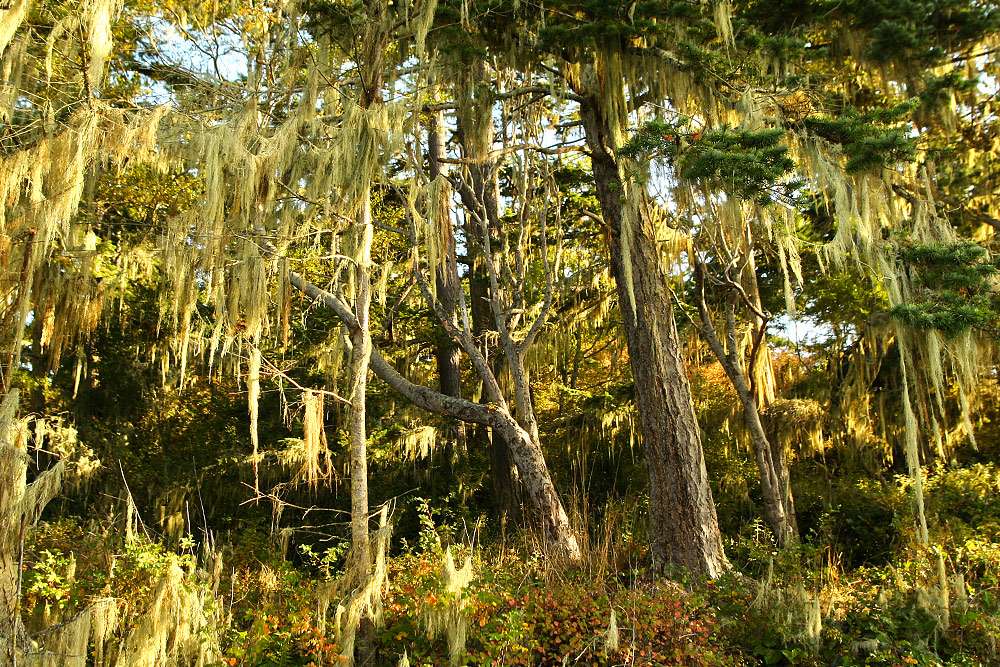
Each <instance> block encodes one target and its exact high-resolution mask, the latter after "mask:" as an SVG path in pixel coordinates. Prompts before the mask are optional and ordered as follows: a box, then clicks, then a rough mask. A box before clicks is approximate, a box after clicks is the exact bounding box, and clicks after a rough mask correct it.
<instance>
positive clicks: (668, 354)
mask: <svg viewBox="0 0 1000 667" xmlns="http://www.w3.org/2000/svg"><path fill="white" fill-rule="evenodd" d="M580 116H581V119H582V121H583V126H584V131H585V133H586V138H587V145H588V146H589V147H590V150H591V161H592V165H593V171H594V181H595V184H596V186H597V197H598V200H599V201H600V204H601V210H602V213H603V217H604V222H605V224H606V225H607V231H608V233H609V236H610V239H609V245H610V251H611V271H612V274H613V275H614V278H615V283H616V285H617V289H618V300H619V304H620V305H619V307H620V309H621V312H622V319H623V320H624V323H625V335H626V342H627V344H628V351H629V360H630V363H631V366H632V375H633V378H634V380H635V393H636V403H637V406H638V409H639V417H640V424H641V428H642V436H643V443H644V446H645V451H646V465H647V468H648V470H649V514H650V539H651V550H652V554H653V560H654V568H655V569H659V568H662V567H663V566H665V565H668V564H669V565H678V566H682V567H686V568H688V569H689V570H691V571H692V572H695V573H697V574H705V575H708V576H710V577H715V576H717V575H719V574H721V573H722V572H724V571H725V570H727V569H728V568H729V562H728V561H727V560H726V556H725V552H724V550H723V547H722V537H721V535H720V533H719V523H718V518H717V515H716V512H715V504H714V502H713V499H712V490H711V487H710V486H709V483H708V472H707V470H706V468H705V457H704V454H703V452H702V448H701V438H700V434H699V431H698V423H697V420H696V418H695V412H694V403H693V401H692V398H691V386H690V383H689V381H688V377H687V370H686V368H685V365H684V360H683V357H682V350H681V345H680V341H679V337H678V334H677V326H676V324H675V322H674V313H673V306H672V299H671V294H670V289H669V283H668V276H667V275H666V271H665V270H664V267H663V266H662V263H661V261H660V253H659V249H658V243H657V239H656V236H655V233H654V231H653V229H652V226H651V225H650V224H649V222H648V221H646V220H638V221H637V222H636V224H635V225H633V227H634V228H633V229H630V230H629V238H628V239H627V240H626V239H624V238H623V213H624V212H623V204H622V197H623V195H624V193H625V189H624V187H623V186H624V184H623V182H622V178H621V172H620V170H619V166H618V163H617V160H616V156H615V154H614V143H613V141H612V138H611V133H610V130H609V128H608V126H607V121H606V119H605V118H604V117H602V115H601V114H600V111H599V107H598V105H597V104H596V103H594V102H585V103H583V104H581V108H580ZM626 242H628V253H627V256H626V253H625V247H624V244H625V243H626ZM626 261H628V262H630V263H631V266H630V267H626ZM627 269H629V270H627ZM629 274H630V275H631V281H629V279H628V278H629ZM630 282H631V287H632V289H631V290H630V289H629V283H630Z"/></svg>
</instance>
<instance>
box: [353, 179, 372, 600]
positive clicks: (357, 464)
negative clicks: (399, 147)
mask: <svg viewBox="0 0 1000 667" xmlns="http://www.w3.org/2000/svg"><path fill="white" fill-rule="evenodd" d="M362 197H363V199H362V201H361V210H360V212H359V214H358V216H357V224H358V226H359V228H360V229H359V233H360V239H359V241H358V243H359V249H358V252H357V255H356V257H355V259H356V264H355V267H356V268H355V272H354V280H355V290H356V296H355V304H354V312H355V316H356V317H357V322H358V326H357V327H356V328H355V329H352V330H351V333H350V338H351V348H352V352H351V375H350V382H351V394H350V399H351V405H350V408H349V409H348V412H347V430H348V435H349V440H350V445H351V545H352V547H353V551H354V554H353V555H354V560H355V568H356V571H357V574H358V577H359V579H358V580H359V581H364V580H365V579H366V578H367V577H368V572H369V568H370V566H371V563H370V560H371V555H370V553H369V540H368V435H367V425H366V423H365V400H366V397H367V388H368V362H369V357H370V356H371V349H372V338H371V329H370V328H369V318H368V315H369V306H370V303H371V243H372V222H371V198H370V196H368V193H367V192H366V193H364V194H363V195H362Z"/></svg>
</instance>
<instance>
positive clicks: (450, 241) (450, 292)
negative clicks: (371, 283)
mask: <svg viewBox="0 0 1000 667" xmlns="http://www.w3.org/2000/svg"><path fill="white" fill-rule="evenodd" d="M427 155H428V157H429V158H430V160H429V162H430V178H431V180H434V179H436V178H438V177H439V176H441V175H442V172H443V170H442V167H441V159H442V158H443V157H444V113H443V112H441V111H438V112H436V113H435V114H434V115H432V116H431V122H430V127H429V128H428V141H427ZM448 192H449V194H450V190H449V191H448ZM438 206H439V208H438V210H437V211H435V212H434V214H435V215H437V216H438V220H437V223H438V225H439V226H440V229H441V237H442V239H443V241H444V244H443V245H442V248H441V252H442V254H443V255H444V258H443V260H442V261H439V262H438V265H437V266H436V267H435V271H434V283H435V287H436V289H437V296H438V300H439V301H441V306H442V307H443V308H444V310H445V312H446V313H448V315H449V317H451V319H452V323H453V324H455V325H457V324H458V320H457V315H456V311H457V308H458V290H459V289H461V287H462V286H461V284H460V283H459V282H458V271H457V270H456V258H455V230H454V229H453V227H452V221H451V197H450V196H448V197H445V196H442V197H441V198H440V202H439V204H438ZM434 358H435V361H436V362H437V370H438V379H439V382H440V387H441V393H443V394H445V395H447V396H454V397H456V398H461V397H462V368H461V360H462V354H461V351H460V350H459V348H458V345H457V344H456V343H455V342H454V341H453V340H451V338H450V337H449V336H448V334H447V332H445V331H444V329H443V328H441V327H438V333H437V342H436V345H435V350H434ZM451 430H452V433H451V437H450V438H449V440H451V441H452V442H453V443H454V445H455V446H456V447H457V448H459V449H462V448H464V446H465V438H466V433H465V424H464V423H463V422H458V423H457V424H456V425H455V427H454V429H451Z"/></svg>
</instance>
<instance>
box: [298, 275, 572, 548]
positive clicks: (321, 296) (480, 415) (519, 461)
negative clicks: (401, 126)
mask: <svg viewBox="0 0 1000 667" xmlns="http://www.w3.org/2000/svg"><path fill="white" fill-rule="evenodd" d="M289 280H290V282H291V283H292V285H293V286H294V287H295V288H296V289H299V290H301V291H302V292H304V293H305V294H306V295H307V296H309V297H311V298H314V299H317V300H319V301H320V302H321V303H323V305H325V306H327V307H329V308H331V309H332V310H333V311H334V313H336V315H337V317H339V318H340V320H341V322H342V323H343V324H344V326H345V327H347V329H348V330H350V331H353V330H354V329H355V328H356V327H357V326H358V322H357V320H356V319H355V317H354V315H353V314H352V313H351V311H350V308H348V306H347V304H346V303H345V302H344V301H343V300H342V299H341V298H340V297H338V296H337V295H336V294H333V293H332V292H328V291H326V290H324V289H321V288H319V287H317V286H316V285H314V284H312V283H310V282H308V281H306V280H304V279H303V278H302V276H300V275H299V274H297V273H294V272H292V273H291V274H289ZM370 367H371V370H372V372H373V373H375V375H377V376H378V377H379V378H380V379H381V380H382V381H384V382H385V383H386V384H388V385H389V386H390V387H392V388H393V389H395V390H396V391H397V392H399V393H400V394H402V396H403V397H404V398H406V399H407V400H408V401H410V402H411V403H413V404H414V405H416V406H417V407H419V408H422V409H424V410H427V411H428V412H433V413H435V414H439V415H443V416H445V417H452V418H454V419H460V420H462V421H464V422H466V423H471V424H481V425H483V426H488V427H490V428H491V429H493V432H494V434H497V435H499V436H500V437H501V438H503V439H504V440H505V441H506V442H507V443H508V445H509V446H510V452H511V456H512V458H513V459H514V463H515V465H516V466H517V470H518V473H519V474H520V477H521V480H522V482H523V485H524V490H525V493H526V495H527V496H528V500H529V501H530V502H531V505H532V508H533V509H534V511H535V513H536V515H537V517H538V521H539V523H541V526H542V534H543V536H544V539H545V543H546V545H547V546H548V547H549V548H550V549H551V552H552V553H553V555H555V556H557V557H559V558H565V559H568V560H571V561H578V560H580V558H581V554H580V546H579V544H578V543H577V540H576V537H575V536H574V535H573V530H572V528H571V527H570V524H569V518H568V517H567V515H566V511H565V509H564V508H563V506H562V502H561V501H560V500H559V496H558V495H557V494H556V491H555V485H554V484H553V483H552V476H551V475H550V474H549V470H548V466H547V465H546V463H545V457H544V455H543V454H542V450H541V448H540V447H539V446H538V443H537V442H536V441H535V440H534V439H532V437H531V436H530V435H529V434H528V433H527V432H526V431H525V430H524V429H523V428H521V425H520V424H519V423H518V422H517V420H516V419H515V418H514V417H513V416H512V415H511V414H510V412H509V411H508V410H507V409H506V407H505V406H500V405H492V404H482V403H474V402H472V401H469V400H466V399H463V398H456V397H454V396H446V395H445V394H442V393H441V392H439V391H434V390H433V389H430V388H429V387H424V386H422V385H418V384H414V383H412V382H410V381H409V380H407V379H406V378H404V377H403V376H402V375H400V373H399V371H397V370H396V369H395V368H394V367H393V366H392V364H390V363H389V362H388V361H386V360H385V358H384V357H383V356H382V355H381V353H380V352H379V351H378V349H377V348H375V347H373V348H372V351H371V366H370Z"/></svg>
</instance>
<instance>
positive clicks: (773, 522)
mask: <svg viewBox="0 0 1000 667" xmlns="http://www.w3.org/2000/svg"><path fill="white" fill-rule="evenodd" d="M747 259H749V258H747ZM705 271H706V269H705V265H704V264H702V263H701V262H700V261H699V262H697V263H696V265H695V281H696V287H695V292H696V299H697V301H698V313H699V315H700V317H701V327H699V328H700V330H701V333H702V335H703V336H704V337H705V340H706V341H707V342H708V345H709V347H710V348H711V349H712V353H713V354H714V355H715V357H716V359H718V360H719V363H720V364H721V365H722V369H723V370H724V371H725V373H726V376H727V377H728V378H729V381H730V382H731V383H732V385H733V389H735V390H736V395H737V396H738V397H739V400H740V405H741V406H742V407H743V424H744V426H745V427H746V429H747V433H748V434H749V436H750V444H751V446H752V447H753V452H754V457H755V458H756V459H757V468H758V470H759V471H760V486H761V496H762V497H763V501H764V518H765V520H766V521H767V524H768V525H769V526H770V528H771V531H772V532H773V533H774V537H775V540H776V541H777V542H778V545H779V546H780V547H782V548H784V547H786V546H788V545H789V544H792V543H794V542H795V541H796V540H797V539H798V527H797V526H796V523H795V505H794V502H793V500H792V491H791V485H790V480H789V476H788V464H787V462H786V460H785V453H784V449H783V448H782V447H781V444H780V443H778V442H773V443H772V442H770V441H769V439H768V437H767V432H766V431H765V430H764V426H763V424H762V422H761V418H760V409H759V407H758V403H757V393H758V392H757V391H756V390H755V389H754V388H752V387H751V383H750V382H748V380H747V373H745V372H744V370H743V364H742V359H741V358H740V355H741V352H740V348H739V345H738V344H737V332H736V303H737V301H738V300H739V295H738V293H737V291H736V287H735V286H733V287H731V288H730V291H729V293H728V295H727V296H726V304H725V309H726V310H725V312H726V342H727V344H728V348H727V347H726V346H724V345H723V344H722V341H721V340H720V339H719V335H718V332H717V330H716V328H715V325H714V324H713V323H712V317H711V313H710V312H709V309H708V302H707V300H706V297H705ZM758 319H760V318H758ZM759 326H761V327H762V326H764V322H761V323H760V325H759ZM758 331H760V334H759V335H761V336H763V335H764V333H763V331H762V330H760V329H758ZM760 344H761V345H765V346H766V343H764V341H763V339H762V340H761V342H760ZM751 354H752V353H751ZM754 362H755V360H754V359H751V360H750V364H751V368H753V364H754Z"/></svg>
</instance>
